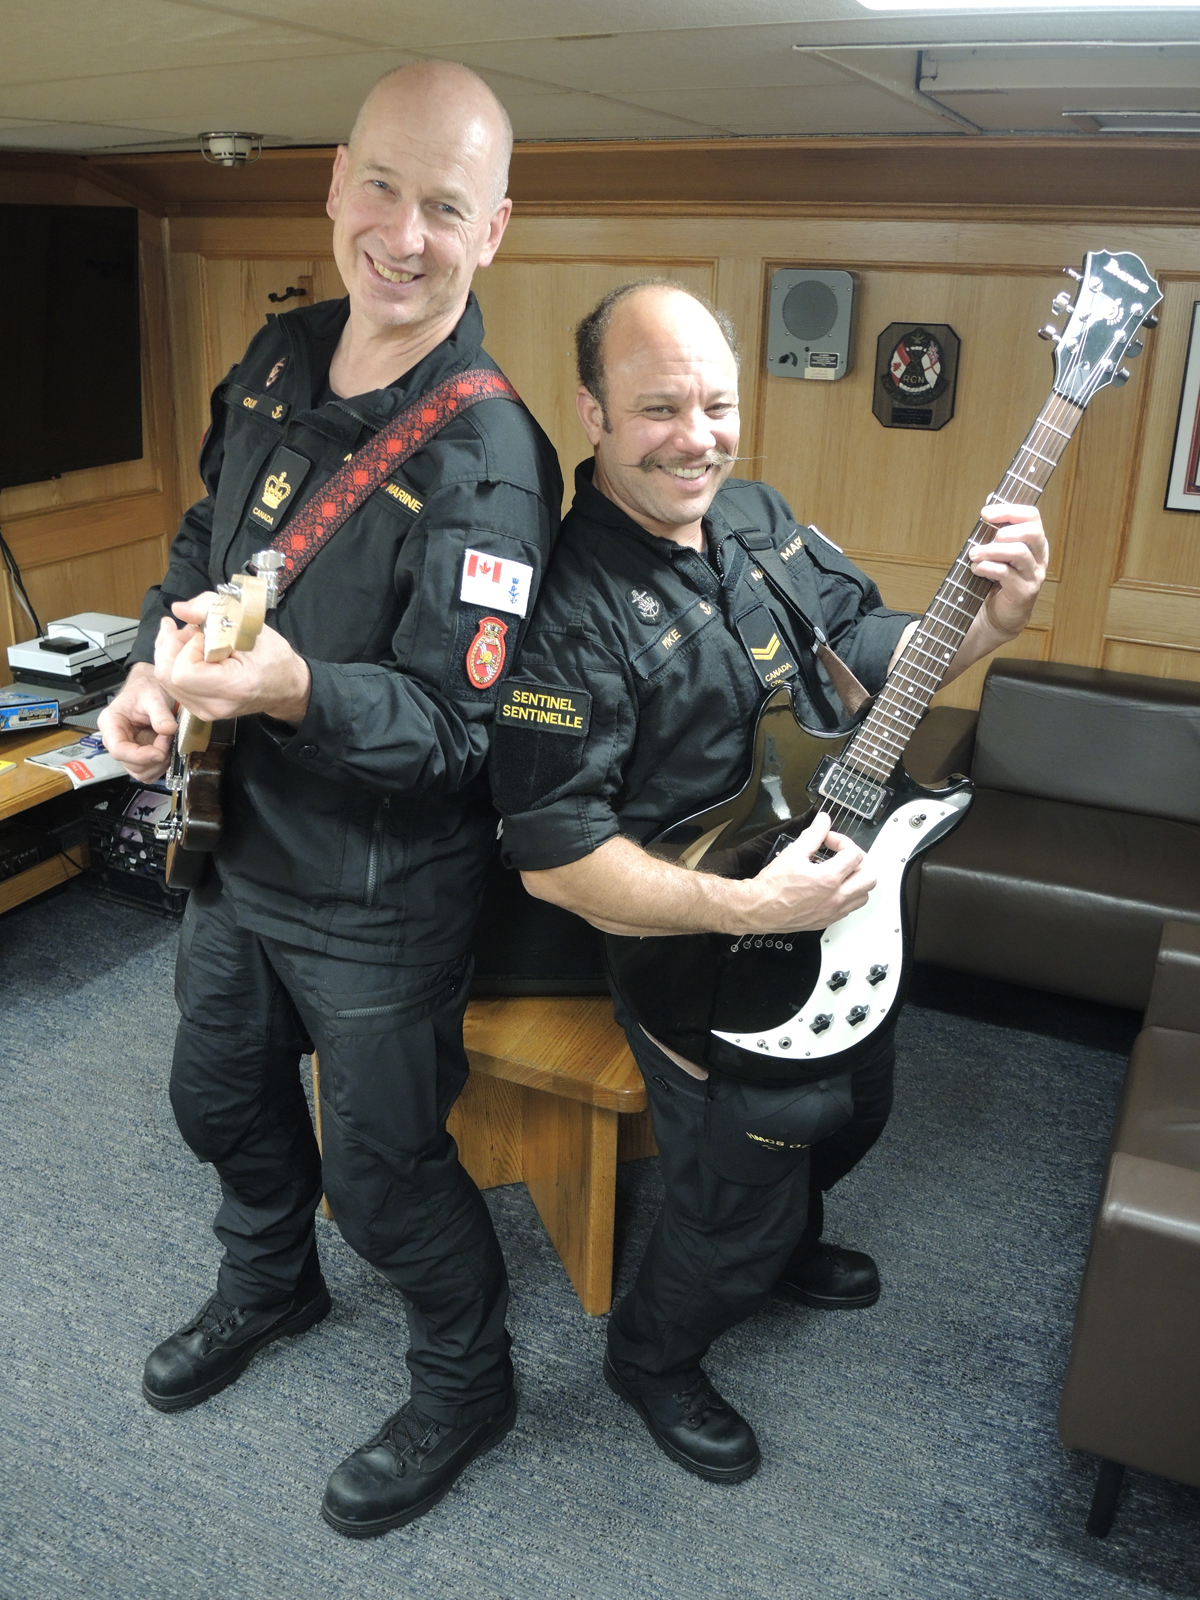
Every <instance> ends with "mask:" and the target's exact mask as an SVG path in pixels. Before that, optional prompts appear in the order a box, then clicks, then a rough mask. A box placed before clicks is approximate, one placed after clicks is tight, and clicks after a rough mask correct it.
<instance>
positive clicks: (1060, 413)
mask: <svg viewBox="0 0 1200 1600" xmlns="http://www.w3.org/2000/svg"><path fill="white" fill-rule="evenodd" d="M1123 337H1124V334H1123V333H1122V334H1121V335H1118V336H1114V338H1113V340H1112V342H1111V344H1110V357H1111V352H1112V350H1113V349H1114V348H1115V346H1116V344H1117V343H1118V342H1119V340H1120V338H1123ZM1081 361H1082V345H1081V343H1080V344H1077V345H1076V347H1075V348H1074V350H1073V351H1072V355H1071V357H1070V359H1069V360H1068V361H1067V362H1066V363H1065V364H1064V367H1063V372H1062V374H1061V375H1060V377H1059V378H1058V380H1057V382H1056V384H1055V387H1054V389H1053V390H1052V391H1051V394H1050V396H1049V398H1048V399H1047V401H1046V404H1045V405H1044V406H1043V407H1042V410H1041V412H1040V413H1039V414H1038V417H1037V418H1036V419H1035V421H1034V424H1033V426H1032V427H1031V429H1030V430H1029V433H1028V434H1027V435H1026V438H1025V440H1024V441H1023V443H1022V444H1021V445H1020V447H1019V448H1018V450H1017V452H1016V454H1015V456H1014V457H1013V460H1012V462H1011V463H1010V465H1009V467H1008V469H1007V470H1006V472H1005V473H1004V475H1003V477H1002V478H1001V480H1000V484H999V486H998V488H997V490H996V493H995V494H994V495H993V496H991V497H989V501H993V500H1002V499H1003V500H1008V501H1010V502H1011V503H1014V504H1026V505H1028V504H1035V503H1036V502H1037V500H1038V499H1039V498H1040V496H1041V494H1042V492H1043V490H1044V488H1045V486H1046V484H1047V483H1048V482H1049V480H1050V476H1051V474H1052V473H1053V471H1054V468H1055V467H1056V466H1057V465H1058V462H1059V460H1060V459H1061V457H1062V455H1063V453H1064V452H1065V450H1066V447H1067V445H1068V444H1069V443H1070V441H1071V439H1072V437H1073V436H1074V432H1075V429H1076V427H1077V426H1078V424H1079V421H1080V419H1081V417H1082V415H1083V411H1084V409H1085V407H1086V406H1087V404H1088V402H1089V401H1090V400H1091V399H1092V398H1093V397H1094V395H1095V394H1096V392H1098V390H1099V389H1100V387H1102V385H1103V384H1105V383H1107V382H1109V381H1110V378H1109V374H1110V373H1111V372H1112V371H1113V370H1114V368H1115V365H1116V362H1115V360H1113V359H1109V361H1108V364H1107V366H1105V365H1104V364H1103V363H1102V362H1097V363H1096V367H1095V369H1094V370H1093V372H1092V373H1091V374H1090V375H1089V378H1088V381H1087V383H1086V384H1085V385H1084V386H1083V399H1082V400H1080V401H1075V400H1071V399H1069V398H1067V397H1066V396H1064V395H1062V394H1060V393H1059V389H1060V388H1061V387H1062V386H1064V385H1065V384H1066V383H1067V382H1068V380H1069V379H1070V378H1072V377H1073V376H1075V374H1076V370H1077V368H1078V367H1079V365H1080V363H1081ZM1060 422H1068V423H1069V424H1070V426H1069V427H1068V428H1062V427H1060V426H1058V424H1059V423H1060ZM1043 431H1044V432H1046V433H1049V434H1051V435H1053V436H1055V439H1057V440H1061V441H1062V442H1061V443H1058V444H1056V443H1055V442H1054V440H1051V439H1049V438H1043V437H1041V436H1040V435H1041V433H1042V432H1043ZM1038 445H1042V446H1044V447H1045V448H1046V449H1048V450H1051V451H1053V452H1054V453H1053V455H1046V454H1044V453H1043V451H1042V450H1041V449H1038V448H1037V446H1038ZM1026 456H1028V457H1032V458H1033V459H1034V460H1037V461H1040V462H1041V463H1043V465H1044V466H1046V467H1048V468H1049V471H1047V472H1045V473H1044V474H1043V473H1041V472H1040V471H1039V469H1038V468H1037V467H1034V466H1033V465H1032V461H1031V462H1029V463H1028V467H1029V470H1030V471H1031V472H1032V477H1029V478H1026V477H1025V476H1024V474H1023V473H1022V472H1021V471H1020V470H1018V469H1019V468H1020V467H1022V466H1026V465H1027V463H1026V462H1025V461H1024V460H1023V457H1026ZM1010 480H1014V481H1015V483H1016V484H1019V485H1020V486H1021V487H1020V488H1013V489H1012V490H1006V485H1007V484H1008V483H1009V481H1010ZM1022 490H1024V491H1025V492H1024V493H1023V492H1022ZM985 528H987V529H989V530H990V531H991V532H992V533H993V534H994V533H995V532H996V527H995V525H994V524H989V523H988V522H987V521H986V518H981V519H980V521H979V522H978V523H977V524H976V526H975V529H974V531H973V532H972V534H971V537H970V538H969V539H968V540H967V543H966V545H965V546H964V547H963V550H962V551H960V553H959V555H958V557H957V558H956V559H955V561H954V563H953V564H952V565H951V568H950V571H949V573H948V574H947V576H946V578H945V579H944V580H943V582H942V584H941V586H940V587H939V589H938V592H937V594H936V595H935V596H934V599H933V601H932V602H931V604H930V606H929V609H928V611H927V612H926V613H925V616H924V617H923V618H922V619H921V623H920V624H919V625H918V627H917V630H916V632H915V633H914V635H913V638H912V639H910V641H909V643H908V645H907V646H906V647H905V649H904V651H903V652H902V654H901V657H900V660H899V661H898V662H897V663H896V668H895V669H894V670H893V672H892V673H890V674H889V677H888V682H887V684H886V685H885V686H884V689H883V691H881V694H880V696H879V699H878V700H877V701H876V704H875V706H874V707H873V708H872V712H871V714H870V716H869V717H868V719H867V721H866V722H864V724H863V725H862V727H860V729H859V730H858V732H857V734H855V735H854V736H852V739H851V746H852V754H853V755H858V754H859V753H860V749H861V751H862V753H863V754H865V756H866V761H865V762H864V763H863V769H859V768H857V766H852V767H851V769H850V770H851V771H852V772H858V775H859V776H860V777H876V778H877V780H878V781H880V782H884V781H886V779H887V778H888V777H890V775H891V772H892V770H893V769H894V767H895V765H896V762H897V761H898V760H899V758H900V756H901V754H902V753H903V749H904V746H905V745H906V744H907V742H908V738H909V737H911V734H912V731H913V729H914V728H915V726H916V723H917V722H918V721H919V720H920V716H921V714H922V713H921V712H914V711H913V709H912V706H911V701H912V699H913V691H916V694H917V695H918V696H919V697H920V699H922V700H923V701H924V702H925V704H926V705H927V704H928V701H929V700H930V699H932V697H933V695H934V694H935V693H936V692H937V689H938V687H939V685H940V684H941V682H942V680H943V679H944V677H945V672H946V670H947V668H948V666H949V664H950V662H951V661H952V660H953V656H954V654H955V653H956V651H957V648H958V647H959V646H960V645H961V643H962V641H963V639H964V638H965V637H966V633H967V632H968V631H969V628H970V624H971V622H973V621H974V618H975V616H976V615H977V614H978V611H979V610H980V609H981V607H982V605H983V604H984V602H985V601H986V599H987V596H988V594H989V593H990V592H991V590H992V588H993V584H992V582H991V580H988V579H981V578H978V577H977V576H976V575H975V574H974V573H972V572H971V571H970V563H969V560H968V559H967V552H968V551H969V550H970V549H971V548H972V547H973V546H974V545H976V544H977V543H979V542H980V540H979V535H980V534H981V532H982V531H983V530H984V529H985ZM960 569H962V575H961V576H959V572H960ZM948 591H957V592H958V593H959V594H960V595H962V596H966V595H970V596H971V598H972V599H973V600H974V601H975V602H976V604H975V606H974V608H973V609H972V608H970V607H966V606H960V605H957V604H955V603H954V602H953V601H952V600H950V599H949V597H948ZM948 611H957V612H959V613H961V615H963V616H965V617H967V618H968V622H967V626H966V627H965V628H963V627H961V626H960V625H959V624H958V623H957V622H954V621H953V620H952V619H951V618H950V617H949V616H948V615H947V612H948ZM929 642H933V643H935V644H938V645H940V646H942V647H945V646H946V645H953V646H954V649H953V650H945V649H944V648H943V653H942V661H941V662H940V663H938V664H937V665H936V666H935V667H934V668H930V667H923V666H921V665H920V664H919V662H918V659H917V658H918V657H919V656H922V655H924V656H927V657H928V658H929V659H930V660H935V661H936V657H935V656H934V655H933V653H932V652H931V651H929V650H927V649H924V648H922V646H923V645H925V644H927V643H929ZM914 647H915V648H914ZM916 674H919V675H920V676H922V677H924V678H925V679H927V680H929V681H928V682H926V683H921V682H919V681H918V679H917V677H916V676H915V675H916ZM905 688H907V689H908V691H909V696H908V701H909V703H905V702H904V701H903V700H902V698H901V693H902V691H903V690H904V689H905ZM876 712H878V713H879V715H878V716H876ZM889 720H890V722H891V724H892V727H891V728H890V729H888V728H886V726H885V725H886V723H887V722H888V721H889ZM873 721H874V723H875V725H876V726H878V728H879V731H878V732H876V731H875V727H873V726H869V724H871V723H872V722H873ZM904 724H909V726H908V728H907V732H905V733H904V736H903V738H902V739H901V740H900V741H899V742H897V738H896V735H897V734H899V733H900V732H901V728H902V726H903V725H904ZM889 734H890V737H889ZM876 769H878V770H876ZM853 782H854V780H853V779H852V778H851V779H849V780H848V784H846V785H844V787H847V786H850V785H852V784H853ZM827 798H830V797H827ZM829 813H830V822H831V828H832V829H833V830H834V831H841V829H842V828H844V827H846V826H852V825H853V823H854V822H855V821H858V820H860V818H859V813H858V812H857V811H855V810H854V809H853V808H851V807H850V806H848V805H838V804H837V802H836V798H834V802H833V804H832V805H831V806H830V808H829ZM831 853H832V852H829V851H827V850H824V849H822V850H821V851H819V852H818V853H817V856H816V857H815V858H814V859H828V858H829V856H830V855H831Z"/></svg>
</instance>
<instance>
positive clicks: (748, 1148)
mask: <svg viewBox="0 0 1200 1600" xmlns="http://www.w3.org/2000/svg"><path fill="white" fill-rule="evenodd" d="M853 1110H854V1097H853V1095H852V1094H851V1091H850V1075H849V1074H848V1073H847V1074H845V1075H844V1076H842V1077H838V1078H822V1079H821V1080H820V1081H819V1082H817V1083H806V1084H801V1085H798V1086H795V1087H790V1088H786V1089H762V1088H756V1087H755V1086H754V1085H752V1084H748V1083H738V1082H736V1081H735V1080H733V1079H731V1078H720V1077H716V1076H715V1075H714V1078H713V1081H712V1086H711V1089H710V1092H709V1097H708V1103H707V1106H706V1107H705V1116H704V1132H703V1134H702V1136H701V1147H700V1153H701V1157H702V1159H703V1160H704V1162H705V1163H706V1164H707V1165H708V1166H709V1167H711V1168H712V1169H713V1171H714V1172H717V1173H719V1174H720V1175H721V1177H723V1178H728V1179H729V1180H730V1182H732V1183H742V1184H754V1185H758V1184H770V1183H779V1182H781V1181H782V1180H783V1179H785V1178H786V1177H787V1176H788V1175H789V1173H791V1172H793V1171H794V1170H795V1168H796V1167H797V1165H798V1164H799V1163H800V1162H802V1161H803V1160H805V1159H806V1157H807V1153H808V1149H809V1146H810V1145H813V1144H816V1143H817V1142H818V1141H819V1140H821V1139H827V1138H828V1137H829V1136H830V1134H832V1133H836V1132H837V1130H838V1129H839V1128H840V1127H842V1126H843V1125H844V1124H845V1123H847V1122H848V1121H849V1120H850V1117H851V1114H852V1113H853Z"/></svg>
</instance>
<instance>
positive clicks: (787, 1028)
mask: <svg viewBox="0 0 1200 1600" xmlns="http://www.w3.org/2000/svg"><path fill="white" fill-rule="evenodd" d="M969 803H970V795H969V794H963V795H961V796H954V797H953V798H952V799H951V800H950V801H949V802H947V801H945V800H933V799H918V800H910V801H908V802H907V803H906V804H905V805H902V806H898V807H897V808H896V810H895V811H894V812H893V813H892V815H891V816H890V817H889V818H888V820H887V821H886V822H885V823H884V825H883V827H882V828H881V829H880V830H879V833H878V835H877V836H876V839H875V843H874V844H873V845H872V846H871V848H870V850H869V851H868V852H867V861H868V863H869V865H870V867H871V870H872V871H873V872H874V874H875V877H876V880H877V881H876V885H875V888H874V889H872V890H871V896H870V899H869V900H868V901H867V903H866V905H865V906H863V907H862V908H861V909H860V910H858V911H852V912H851V913H850V915H849V916H848V917H843V918H842V920H841V921H840V922H835V923H834V924H833V925H832V927H829V928H826V930H825V932H824V933H823V934H822V935H821V976H820V977H819V978H818V979H817V982H816V986H815V988H814V989H813V992H812V994H811V995H810V996H809V998H808V1000H807V1001H806V1002H805V1005H804V1009H803V1010H802V1011H799V1012H797V1013H796V1015H795V1016H794V1017H792V1018H791V1019H790V1020H789V1021H787V1022H785V1023H784V1024H783V1025H782V1026H781V1027H778V1028H775V1029H772V1030H770V1031H767V1032H760V1033H757V1034H753V1035H751V1034H742V1033H721V1032H719V1031H718V1030H717V1029H715V1028H714V1029H713V1033H714V1035H715V1037H716V1038H718V1039H724V1040H726V1042H727V1043H729V1044H736V1045H739V1046H740V1047H741V1048H742V1049H743V1050H753V1051H755V1052H756V1053H757V1054H761V1055H764V1056H775V1057H782V1058H784V1059H786V1060H792V1061H794V1060H800V1061H803V1060H808V1059H811V1060H814V1061H817V1060H820V1059H822V1058H823V1057H825V1056H836V1055H840V1054H841V1053H842V1051H843V1050H849V1049H850V1047H851V1046H852V1045H855V1044H858V1043H859V1042H860V1041H861V1040H862V1039H864V1038H865V1037H867V1036H868V1035H869V1034H872V1033H874V1031H875V1029H876V1028H877V1027H878V1026H879V1024H880V1023H881V1022H882V1021H883V1019H884V1018H885V1017H886V1016H887V1014H888V1012H889V1011H890V1010H891V1008H892V1006H893V1004H894V1003H895V999H896V992H897V989H898V987H899V983H900V975H901V970H902V968H903V965H904V935H903V932H902V928H903V923H902V922H901V918H900V890H901V883H902V880H903V877H904V869H905V867H906V866H907V864H908V860H909V857H910V856H911V855H912V854H913V852H914V850H915V849H916V848H917V846H918V845H919V844H920V842H921V841H922V839H924V838H925V836H926V835H927V834H929V833H932V832H933V830H934V829H935V828H937V827H939V826H940V825H941V823H943V822H944V821H945V820H946V818H947V817H948V816H950V815H951V814H952V813H953V812H955V811H961V810H962V809H963V808H964V807H965V806H967V805H969ZM758 937H759V936H758V935H757V934H756V935H754V939H755V941H757V939H758ZM776 937H780V936H778V935H777V936H776ZM782 937H783V938H786V935H784V936H782ZM747 942H749V939H747ZM872 967H886V968H887V972H886V974H885V976H884V977H883V978H881V979H880V980H879V981H878V982H876V983H871V982H870V981H869V975H870V972H871V968H872ZM835 973H845V974H846V975H847V976H846V980H845V983H844V984H843V985H841V986H840V987H838V988H836V989H835V988H831V987H830V979H832V978H834V974H835ZM834 981H835V982H836V981H837V980H836V979H835V980H834ZM862 1006H865V1007H866V1008H867V1011H866V1015H865V1016H864V1017H862V1019H861V1020H860V1021H859V1022H857V1023H854V1022H851V1021H850V1013H851V1012H852V1011H853V1010H854V1009H855V1008H856V1007H862ZM821 1017H828V1018H829V1019H830V1021H829V1023H828V1025H827V1026H825V1027H824V1028H821V1027H820V1026H819V1025H818V1028H817V1029H816V1030H814V1028H813V1022H814V1021H815V1020H817V1019H818V1018H821Z"/></svg>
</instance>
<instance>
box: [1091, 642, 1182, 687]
mask: <svg viewBox="0 0 1200 1600" xmlns="http://www.w3.org/2000/svg"><path fill="white" fill-rule="evenodd" d="M1099 664H1100V666H1102V667H1107V668H1108V670H1109V671H1110V672H1140V673H1143V674H1144V675H1145V676H1146V677H1148V678H1186V679H1187V680H1188V681H1189V682H1191V683H1197V682H1200V650H1172V649H1169V648H1167V647H1165V646H1155V645H1149V644H1132V643H1130V642H1129V641H1128V640H1126V639H1108V640H1106V641H1105V645H1104V652H1103V656H1102V658H1101V660H1100V663H1099Z"/></svg>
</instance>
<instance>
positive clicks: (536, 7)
mask: <svg viewBox="0 0 1200 1600" xmlns="http://www.w3.org/2000/svg"><path fill="white" fill-rule="evenodd" d="M230 9H234V10H236V11H238V12H239V13H241V14H242V15H245V16H252V17H258V18H270V19H272V20H276V21H281V22H288V23H290V24H292V25H294V26H296V27H309V28H313V29H318V30H322V31H329V32H334V31H336V32H338V33H340V34H342V35H343V36H346V37H349V36H356V37H360V38H363V39H373V40H379V41H381V42H383V41H386V42H388V43H391V44H395V45H397V46H399V47H400V48H401V49H408V50H423V51H430V52H433V53H437V52H439V51H441V52H446V53H448V52H449V51H451V50H452V49H453V48H454V47H455V46H458V45H463V44H469V43H480V42H482V41H485V40H489V39H496V40H506V39H555V38H559V37H561V36H563V35H578V34H597V33H638V32H643V31H646V30H658V29H664V28H673V29H689V28H702V27H730V28H746V27H753V26H758V25H762V24H767V23H787V22H791V21H793V20H796V19H797V18H798V17H803V18H804V20H806V21H808V22H816V23H820V22H825V23H826V24H837V23H839V22H840V21H842V19H848V20H853V19H855V18H857V17H864V16H868V15H869V14H868V13H865V12H864V11H863V9H862V7H861V6H859V5H857V4H855V3H854V0H595V3H593V0H471V3H470V4H465V5H464V4H459V5H453V6H450V5H443V6H430V5H427V4H425V3H423V0H422V3H420V4H418V3H415V0H338V5H337V7H336V9H335V8H332V7H331V6H330V5H329V3H328V0H234V4H233V5H232V6H231V7H230Z"/></svg>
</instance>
